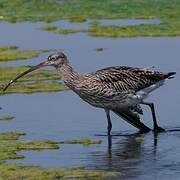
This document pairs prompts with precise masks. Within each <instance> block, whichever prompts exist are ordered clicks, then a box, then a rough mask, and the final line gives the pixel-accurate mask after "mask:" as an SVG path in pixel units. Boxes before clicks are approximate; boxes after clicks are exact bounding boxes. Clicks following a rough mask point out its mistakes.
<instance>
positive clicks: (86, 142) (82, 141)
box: [60, 138, 102, 145]
mask: <svg viewBox="0 0 180 180" xmlns="http://www.w3.org/2000/svg"><path fill="white" fill-rule="evenodd" d="M101 142H102V141H101V140H93V139H88V138H82V139H71V140H67V141H62V142H60V143H61V144H82V145H91V144H101Z"/></svg>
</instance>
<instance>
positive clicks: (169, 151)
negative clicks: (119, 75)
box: [0, 23, 180, 180]
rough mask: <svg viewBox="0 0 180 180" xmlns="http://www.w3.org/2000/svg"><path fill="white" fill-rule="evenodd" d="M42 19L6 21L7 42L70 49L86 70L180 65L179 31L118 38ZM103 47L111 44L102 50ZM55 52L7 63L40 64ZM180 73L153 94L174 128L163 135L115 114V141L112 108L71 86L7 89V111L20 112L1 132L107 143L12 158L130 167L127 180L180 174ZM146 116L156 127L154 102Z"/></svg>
mask: <svg viewBox="0 0 180 180" xmlns="http://www.w3.org/2000/svg"><path fill="white" fill-rule="evenodd" d="M41 25H43V23H16V24H10V23H0V36H1V38H0V45H4V44H14V45H18V46H19V47H20V48H22V49H25V48H32V49H36V48H50V49H64V51H65V53H66V54H67V55H68V57H69V59H70V61H71V63H72V64H73V66H74V67H75V68H76V69H77V70H78V71H81V72H86V71H95V70H96V69H99V68H102V67H106V66H112V65H131V66H142V67H150V66H156V67H157V68H160V69H161V70H162V71H177V72H179V71H180V62H179V56H180V51H179V47H180V38H179V37H175V38H117V39H111V38H94V37H89V36H87V35H85V34H82V33H77V34H71V35H67V36H64V35H56V34H51V33H49V32H44V31H40V30H37V27H40V26H41ZM99 47H102V48H104V51H102V52H97V51H95V48H99ZM47 54H48V53H44V54H42V55H40V57H38V58H33V59H31V60H25V61H12V62H7V63H1V65H3V66H5V65H8V66H16V65H27V64H28V65H32V64H37V63H38V62H40V61H41V60H40V59H44V58H45V57H46V56H47ZM179 80H180V77H179V73H177V76H176V78H175V79H173V80H169V81H168V83H167V84H166V85H165V86H164V87H162V88H160V89H159V90H157V91H156V92H154V93H152V95H151V96H150V97H149V98H148V100H149V101H154V102H155V105H156V109H157V116H158V120H159V124H160V125H161V126H162V127H164V128H166V129H167V130H168V131H167V132H165V133H161V134H159V135H158V136H157V137H154V135H153V133H151V132H150V133H148V134H145V135H142V137H139V135H138V134H137V131H136V129H135V128H133V127H131V125H129V124H127V123H126V122H124V121H123V120H121V119H120V118H119V117H117V116H116V115H114V114H112V123H113V135H114V136H112V139H109V141H108V138H107V136H106V125H107V124H106V116H105V113H104V111H103V110H101V109H97V108H93V107H91V106H89V105H88V104H86V103H85V102H82V101H81V100H80V99H79V97H77V96H76V95H75V94H74V93H73V92H71V91H64V92H56V93H35V94H28V95H26V94H12V95H5V96H1V97H0V106H1V107H3V109H2V110H1V114H2V115H3V114H11V115H14V116H16V119H15V120H12V121H9V122H1V125H0V130H1V131H8V130H21V131H24V132H26V133H27V136H25V137H23V139H53V140H57V141H62V140H68V139H78V138H81V137H86V138H94V139H101V140H102V144H98V145H90V146H85V147H84V146H82V145H65V144H62V145H60V149H59V150H45V151H40V152H37V151H21V152H19V153H22V154H24V155H26V158H25V159H22V160H16V161H10V162H23V163H27V164H36V165H41V166H44V167H52V166H55V167H70V166H76V165H78V166H79V165H80V166H81V165H84V166H86V167H89V168H97V169H108V170H116V171H120V172H123V178H124V179H138V180H139V179H142V180H143V179H160V178H162V179H169V178H173V179H179V176H180V153H179V152H180V143H179V142H180V131H179V130H180V121H179V102H180V96H179V95H180V91H179ZM143 119H144V122H145V123H146V124H147V125H148V126H150V127H152V119H151V114H150V112H149V109H147V108H144V116H143ZM173 130H174V131H173ZM108 142H109V143H108Z"/></svg>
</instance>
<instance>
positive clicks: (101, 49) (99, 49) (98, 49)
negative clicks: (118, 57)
mask: <svg viewBox="0 0 180 180" xmlns="http://www.w3.org/2000/svg"><path fill="white" fill-rule="evenodd" d="M95 50H96V51H104V48H96V49H95Z"/></svg>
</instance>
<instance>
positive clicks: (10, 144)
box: [0, 131, 59, 162]
mask: <svg viewBox="0 0 180 180" xmlns="http://www.w3.org/2000/svg"><path fill="white" fill-rule="evenodd" d="M22 135H25V133H23V132H17V131H10V132H5V133H0V141H1V143H0V161H1V162H3V161H4V160H7V159H19V158H24V156H23V155H20V154H17V153H16V152H17V151H20V150H43V149H58V148H59V146H58V143H57V142H54V141H49V140H34V141H19V138H20V136H22Z"/></svg>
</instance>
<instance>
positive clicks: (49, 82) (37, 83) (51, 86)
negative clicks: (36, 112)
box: [0, 45, 67, 94]
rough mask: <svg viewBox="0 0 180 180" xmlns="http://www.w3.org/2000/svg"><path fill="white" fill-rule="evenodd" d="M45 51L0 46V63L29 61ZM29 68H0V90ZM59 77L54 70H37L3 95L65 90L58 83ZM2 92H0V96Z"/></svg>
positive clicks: (63, 86)
mask: <svg viewBox="0 0 180 180" xmlns="http://www.w3.org/2000/svg"><path fill="white" fill-rule="evenodd" d="M47 51H49V50H47V49H41V50H19V49H18V47H17V46H11V45H7V46H1V47H0V61H9V60H16V59H29V58H32V57H35V56H38V55H39V54H40V53H42V52H47ZM28 68H29V67H25V66H19V67H0V88H1V90H2V88H3V87H4V86H5V85H6V84H7V83H8V82H9V81H10V80H11V79H12V78H14V77H15V76H17V75H18V74H20V73H22V72H24V71H26V70H27V69H28ZM57 80H59V76H58V74H57V73H56V71H55V70H38V71H35V72H33V73H32V74H28V75H26V76H25V77H23V78H22V79H20V80H19V81H18V82H17V83H15V84H14V85H13V86H11V87H10V88H9V89H8V90H7V92H5V93H33V92H49V91H60V90H65V89H67V87H66V86H65V85H63V84H61V83H59V82H58V81H57ZM2 93H3V92H2V91H0V94H2Z"/></svg>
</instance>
